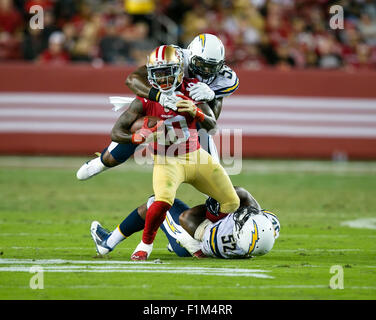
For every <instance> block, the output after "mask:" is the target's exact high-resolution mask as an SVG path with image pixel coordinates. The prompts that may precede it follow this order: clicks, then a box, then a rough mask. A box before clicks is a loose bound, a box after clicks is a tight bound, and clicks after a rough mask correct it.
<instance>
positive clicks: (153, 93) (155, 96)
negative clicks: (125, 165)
mask: <svg viewBox="0 0 376 320" xmlns="http://www.w3.org/2000/svg"><path fill="white" fill-rule="evenodd" d="M160 97H161V92H160V91H159V90H158V89H156V88H154V87H152V88H151V89H150V91H149V95H148V99H149V100H153V101H156V102H159V98H160Z"/></svg>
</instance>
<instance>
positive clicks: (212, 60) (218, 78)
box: [76, 34, 239, 180]
mask: <svg viewBox="0 0 376 320" xmlns="http://www.w3.org/2000/svg"><path fill="white" fill-rule="evenodd" d="M181 51H182V55H183V61H184V62H183V65H184V70H183V72H184V78H196V79H197V80H198V82H197V83H194V84H192V85H191V86H190V88H188V91H189V92H188V96H189V97H190V98H192V99H193V100H195V101H205V102H207V103H208V105H209V107H210V108H211V110H212V111H213V114H214V115H215V118H216V119H218V117H219V115H220V113H221V110H222V102H223V98H224V97H228V96H230V95H231V94H233V93H234V92H235V91H236V90H237V89H238V87H239V79H238V77H237V75H236V73H235V72H234V71H233V70H232V69H231V68H229V67H228V66H226V65H225V62H224V61H225V48H224V46H223V44H222V41H221V40H220V39H219V38H218V37H216V36H214V35H212V34H200V35H198V36H197V37H195V38H194V39H193V41H192V42H191V43H190V44H189V46H188V48H187V49H182V50H181ZM126 84H127V86H128V87H129V88H130V89H131V90H132V92H133V93H134V94H136V95H137V96H139V97H142V98H147V99H149V100H151V101H156V102H158V103H160V104H161V105H162V106H164V107H166V108H171V107H172V108H173V107H174V106H175V104H176V102H177V101H178V100H179V98H178V97H177V96H176V95H175V94H174V93H173V92H171V93H166V92H163V91H161V90H158V89H157V88H156V87H155V86H152V84H151V83H150V81H149V79H148V71H147V66H142V67H140V68H139V69H137V70H136V71H135V72H133V73H132V74H130V75H129V76H128V78H127V81H126ZM200 143H201V145H202V147H203V148H204V149H205V150H206V151H207V152H208V153H209V154H210V155H211V156H212V157H213V158H214V159H216V160H218V154H217V149H216V146H215V144H214V141H213V138H212V137H211V136H210V135H208V134H207V133H206V132H205V130H201V131H200ZM136 148H137V146H136V145H134V144H132V143H117V142H114V141H113V142H111V144H110V145H109V146H108V147H107V148H105V149H104V150H103V151H102V154H101V156H100V157H98V158H95V159H92V160H90V161H87V162H86V163H84V164H83V165H82V166H81V167H80V168H79V170H78V171H77V174H76V176H77V179H79V180H87V179H90V178H91V177H93V176H95V175H97V174H99V173H101V172H103V171H105V170H107V169H109V168H112V167H115V166H117V165H119V164H121V163H124V162H126V161H127V160H128V159H129V158H130V157H131V156H132V155H133V154H134V152H135V150H136Z"/></svg>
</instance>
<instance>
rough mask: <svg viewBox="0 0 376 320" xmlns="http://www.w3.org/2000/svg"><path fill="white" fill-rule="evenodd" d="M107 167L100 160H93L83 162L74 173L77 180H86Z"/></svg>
mask: <svg viewBox="0 0 376 320" xmlns="http://www.w3.org/2000/svg"><path fill="white" fill-rule="evenodd" d="M107 169H108V167H106V166H105V165H104V164H103V163H102V161H101V158H100V157H98V158H95V159H93V160H90V161H87V162H85V163H84V164H83V165H82V166H81V168H80V169H78V171H77V173H76V177H77V179H78V180H87V179H90V178H91V177H93V176H95V175H97V174H99V173H101V172H103V171H105V170H107Z"/></svg>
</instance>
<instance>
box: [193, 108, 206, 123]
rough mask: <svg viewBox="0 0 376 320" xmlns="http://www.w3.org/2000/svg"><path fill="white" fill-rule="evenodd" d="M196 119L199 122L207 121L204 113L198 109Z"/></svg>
mask: <svg viewBox="0 0 376 320" xmlns="http://www.w3.org/2000/svg"><path fill="white" fill-rule="evenodd" d="M195 119H196V120H197V121H198V122H203V121H204V120H205V113H203V112H202V110H201V109H200V108H197V109H196V116H195Z"/></svg>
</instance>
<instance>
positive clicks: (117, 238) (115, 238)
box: [107, 226, 126, 249]
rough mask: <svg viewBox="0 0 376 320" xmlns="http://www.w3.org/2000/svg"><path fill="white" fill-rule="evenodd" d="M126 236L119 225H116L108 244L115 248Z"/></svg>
mask: <svg viewBox="0 0 376 320" xmlns="http://www.w3.org/2000/svg"><path fill="white" fill-rule="evenodd" d="M125 238H126V237H125V236H124V235H123V234H122V233H121V231H120V230H119V226H117V227H116V229H115V230H114V231H112V233H111V235H110V236H109V237H108V239H107V245H108V246H109V247H110V248H111V249H113V248H115V246H116V245H117V244H119V243H120V242H121V241H123V240H124V239H125Z"/></svg>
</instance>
